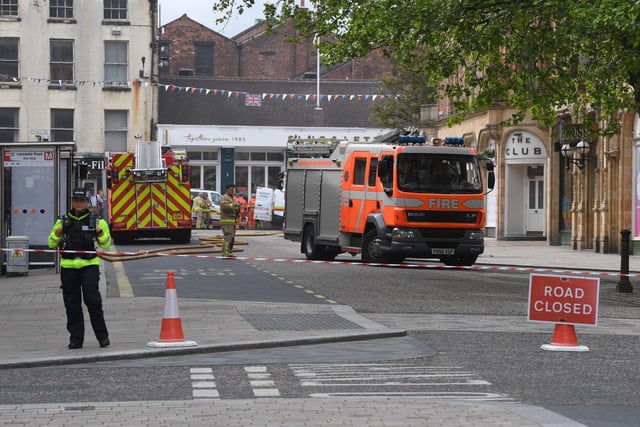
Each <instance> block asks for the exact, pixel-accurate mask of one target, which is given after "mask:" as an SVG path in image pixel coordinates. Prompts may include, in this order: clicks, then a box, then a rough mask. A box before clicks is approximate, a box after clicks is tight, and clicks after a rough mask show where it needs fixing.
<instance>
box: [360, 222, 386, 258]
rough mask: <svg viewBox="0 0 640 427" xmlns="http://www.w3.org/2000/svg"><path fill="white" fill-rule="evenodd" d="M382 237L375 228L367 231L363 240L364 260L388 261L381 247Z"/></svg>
mask: <svg viewBox="0 0 640 427" xmlns="http://www.w3.org/2000/svg"><path fill="white" fill-rule="evenodd" d="M381 243H382V239H380V237H378V231H377V230H376V229H375V228H372V229H371V230H369V231H367V232H366V233H365V235H364V240H363V241H362V256H361V257H362V262H386V261H387V259H386V258H385V256H384V252H383V251H382V250H381V249H380V245H381Z"/></svg>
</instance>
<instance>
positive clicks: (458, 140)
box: [444, 136, 464, 145]
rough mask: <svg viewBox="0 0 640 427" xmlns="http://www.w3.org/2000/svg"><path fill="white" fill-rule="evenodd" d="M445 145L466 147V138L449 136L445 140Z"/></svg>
mask: <svg viewBox="0 0 640 427" xmlns="http://www.w3.org/2000/svg"><path fill="white" fill-rule="evenodd" d="M444 145H464V138H462V137H459V136H456V137H454V136H448V137H446V138H445V139H444Z"/></svg>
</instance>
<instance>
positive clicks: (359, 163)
mask: <svg viewBox="0 0 640 427" xmlns="http://www.w3.org/2000/svg"><path fill="white" fill-rule="evenodd" d="M366 170H367V158H366V157H357V158H356V164H355V167H354V169H353V185H364V176H365V172H366Z"/></svg>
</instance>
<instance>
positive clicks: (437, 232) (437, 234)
mask: <svg viewBox="0 0 640 427" xmlns="http://www.w3.org/2000/svg"><path fill="white" fill-rule="evenodd" d="M465 232H466V231H465V230H456V229H450V228H447V229H442V228H427V229H421V230H420V234H421V235H422V237H423V238H425V239H430V240H437V239H442V241H443V242H445V241H447V242H448V241H451V240H452V239H453V241H454V244H455V245H457V243H456V242H455V241H457V240H460V239H462V238H464V234H465ZM437 247H440V248H442V247H445V246H443V245H442V243H438V245H437Z"/></svg>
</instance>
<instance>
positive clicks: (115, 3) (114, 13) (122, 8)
mask: <svg viewBox="0 0 640 427" xmlns="http://www.w3.org/2000/svg"><path fill="white" fill-rule="evenodd" d="M104 19H117V20H123V19H127V0H104Z"/></svg>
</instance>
